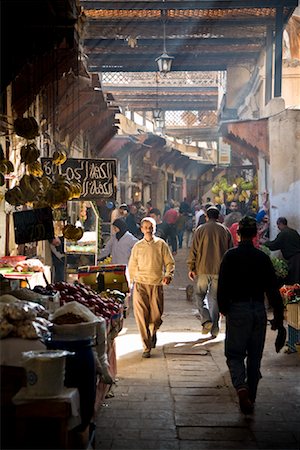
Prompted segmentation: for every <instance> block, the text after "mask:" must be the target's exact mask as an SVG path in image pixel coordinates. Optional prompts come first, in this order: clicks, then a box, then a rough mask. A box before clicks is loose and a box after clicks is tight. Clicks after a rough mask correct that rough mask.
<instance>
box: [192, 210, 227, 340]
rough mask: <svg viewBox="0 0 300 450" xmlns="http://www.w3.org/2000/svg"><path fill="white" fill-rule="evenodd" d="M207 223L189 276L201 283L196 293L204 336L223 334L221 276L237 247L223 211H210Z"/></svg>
mask: <svg viewBox="0 0 300 450" xmlns="http://www.w3.org/2000/svg"><path fill="white" fill-rule="evenodd" d="M206 214H207V219H208V220H207V222H206V223H205V224H203V225H200V226H199V227H198V228H197V229H196V231H195V233H194V237H193V242H192V246H191V249H190V254H189V257H188V261H187V262H188V269H189V272H188V276H189V278H190V280H192V281H193V280H197V286H196V290H195V294H196V298H197V302H198V308H199V314H200V320H201V323H202V333H203V334H207V333H209V332H211V335H212V337H216V336H217V335H218V333H219V308H218V302H217V287H218V274H219V270H220V264H221V260H222V257H223V255H224V253H225V252H226V251H227V250H228V249H229V248H231V247H232V246H233V242H232V236H231V234H230V231H229V230H228V228H227V227H225V226H224V225H222V224H221V223H219V222H218V221H217V220H218V218H219V210H218V208H216V207H215V206H211V207H210V208H208V209H207V212H206Z"/></svg>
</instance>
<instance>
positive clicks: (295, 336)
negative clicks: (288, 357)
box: [287, 325, 300, 352]
mask: <svg viewBox="0 0 300 450" xmlns="http://www.w3.org/2000/svg"><path fill="white" fill-rule="evenodd" d="M298 342H300V330H298V329H297V328H294V327H292V326H291V325H288V341H287V346H288V348H289V349H290V351H292V352H296V351H297V348H296V345H295V344H297V343H298Z"/></svg>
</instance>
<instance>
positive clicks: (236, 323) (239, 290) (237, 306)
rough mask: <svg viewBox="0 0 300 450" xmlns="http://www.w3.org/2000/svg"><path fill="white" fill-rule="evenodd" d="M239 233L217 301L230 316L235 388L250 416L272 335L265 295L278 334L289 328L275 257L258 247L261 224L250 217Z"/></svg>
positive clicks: (228, 336)
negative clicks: (268, 328)
mask: <svg viewBox="0 0 300 450" xmlns="http://www.w3.org/2000/svg"><path fill="white" fill-rule="evenodd" d="M238 233H239V235H240V239H241V242H240V243H239V245H238V247H237V248H233V249H230V250H228V251H227V252H226V253H225V255H224V257H223V259H222V262H221V267H220V274H219V284H218V292H217V298H218V305H219V309H220V312H221V314H223V315H224V316H225V317H226V337H225V356H226V360H227V365H228V368H229V371H230V375H231V380H232V384H233V386H234V387H235V389H236V391H237V394H238V398H239V404H240V409H241V411H242V412H243V413H244V414H250V413H252V412H253V407H254V402H255V398H256V391H257V386H258V382H259V380H260V378H261V373H260V364H261V359H262V355H263V349H264V343H265V336H266V326H267V315H266V309H265V304H264V294H265V293H266V295H267V298H268V300H269V303H270V305H271V306H272V308H273V312H274V321H273V324H272V329H282V328H283V303H282V300H281V296H280V293H279V290H278V289H277V288H276V286H277V285H278V283H277V281H276V275H275V271H274V268H273V265H272V262H271V260H270V258H269V256H267V255H266V254H265V253H263V252H262V251H261V250H258V249H257V248H255V247H254V245H253V242H252V239H253V237H254V236H256V233H257V226H256V220H255V219H254V218H252V217H244V218H243V219H242V220H241V221H240V222H239V230H238ZM232 274H234V280H235V282H234V285H233V284H232ZM245 359H246V365H245Z"/></svg>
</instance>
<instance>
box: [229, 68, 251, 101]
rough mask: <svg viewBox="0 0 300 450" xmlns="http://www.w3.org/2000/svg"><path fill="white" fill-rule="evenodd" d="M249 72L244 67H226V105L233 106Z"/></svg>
mask: <svg viewBox="0 0 300 450" xmlns="http://www.w3.org/2000/svg"><path fill="white" fill-rule="evenodd" d="M250 76H251V73H250V71H249V69H248V68H246V67H240V66H235V67H228V69H227V92H226V107H227V108H235V107H236V102H237V99H238V97H239V94H240V92H241V90H242V89H243V87H245V86H246V84H247V83H248V81H249V79H250Z"/></svg>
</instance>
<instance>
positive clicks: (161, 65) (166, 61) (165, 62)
mask: <svg viewBox="0 0 300 450" xmlns="http://www.w3.org/2000/svg"><path fill="white" fill-rule="evenodd" d="M163 42H164V48H163V52H162V54H161V55H160V56H159V57H158V58H156V60H155V61H156V62H157V66H158V70H159V72H160V73H162V74H166V73H168V72H170V71H171V66H172V61H173V59H174V56H169V55H168V53H167V50H166V11H165V10H164V11H163Z"/></svg>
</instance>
